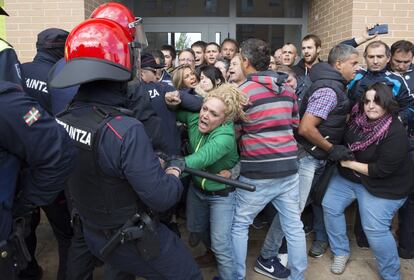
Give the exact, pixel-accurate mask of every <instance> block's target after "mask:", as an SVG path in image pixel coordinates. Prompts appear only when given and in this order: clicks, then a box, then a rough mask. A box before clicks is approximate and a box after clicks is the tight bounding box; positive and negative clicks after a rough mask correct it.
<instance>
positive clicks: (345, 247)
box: [322, 173, 406, 280]
mask: <svg viewBox="0 0 414 280" xmlns="http://www.w3.org/2000/svg"><path fill="white" fill-rule="evenodd" d="M390 187H392V186H390ZM355 199H357V200H358V205H359V212H360V215H361V223H362V228H363V229H364V232H365V234H366V235H367V238H368V242H369V245H370V247H371V249H372V251H373V253H374V255H375V258H376V260H377V263H378V268H379V272H380V274H381V276H382V278H383V279H386V280H388V279H400V259H399V257H398V252H397V246H396V243H395V240H394V237H393V236H392V234H391V231H390V225H391V220H392V218H393V217H394V214H395V213H396V212H397V210H398V209H399V208H400V207H401V206H402V205H403V204H404V202H405V200H406V199H405V198H404V199H385V198H380V197H377V196H373V195H372V194H370V193H369V192H368V191H367V190H366V189H365V187H364V186H363V185H361V184H357V183H354V182H351V181H349V180H347V179H345V178H343V177H342V176H340V175H339V174H338V173H335V174H334V175H333V177H332V178H331V181H330V183H329V186H328V190H327V191H326V194H325V197H324V199H323V201H322V206H323V211H324V218H325V225H326V230H327V232H328V237H329V243H330V246H331V250H332V253H333V254H334V255H335V256H345V255H349V254H350V249H349V240H348V237H347V235H346V222H345V215H344V211H345V209H346V207H348V205H350V204H351V203H352V202H353V201H354V200H355Z"/></svg>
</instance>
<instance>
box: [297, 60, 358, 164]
mask: <svg viewBox="0 0 414 280" xmlns="http://www.w3.org/2000/svg"><path fill="white" fill-rule="evenodd" d="M309 77H310V79H311V81H312V85H311V87H310V89H309V90H308V92H307V93H306V94H305V96H304V98H303V100H302V106H301V108H300V117H301V118H302V117H303V115H304V114H305V112H306V109H307V107H308V101H309V98H310V97H311V96H312V95H313V94H314V93H315V91H317V90H318V89H320V88H331V89H333V90H334V91H335V93H336V98H337V104H336V106H335V108H334V109H333V110H332V111H331V112H330V113H329V115H328V118H327V119H326V120H323V121H322V122H321V124H320V125H319V126H318V130H319V132H320V133H321V134H322V136H323V137H326V136H329V140H328V141H329V142H331V143H332V144H340V143H341V141H342V137H343V133H344V131H345V123H346V119H347V115H348V113H349V111H350V103H349V100H348V97H347V96H346V83H347V82H346V80H345V79H344V78H343V77H342V75H341V74H340V73H339V72H338V71H336V70H335V69H334V68H333V67H332V66H330V65H329V64H328V63H326V62H320V63H318V64H316V65H315V66H313V67H312V70H311V72H310V76H309ZM296 138H297V140H298V142H299V143H300V144H302V145H303V147H304V148H305V150H306V151H307V152H308V153H310V154H311V155H312V156H314V157H315V158H317V159H326V158H327V157H328V153H327V152H326V151H324V150H322V149H320V148H315V149H314V148H313V146H314V145H313V144H312V143H311V142H309V141H308V140H307V139H306V138H304V137H302V136H300V135H296Z"/></svg>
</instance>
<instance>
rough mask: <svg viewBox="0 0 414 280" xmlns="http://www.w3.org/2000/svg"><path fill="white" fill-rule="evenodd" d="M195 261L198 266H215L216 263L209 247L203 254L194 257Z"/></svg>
mask: <svg viewBox="0 0 414 280" xmlns="http://www.w3.org/2000/svg"><path fill="white" fill-rule="evenodd" d="M195 261H196V263H197V264H198V266H199V267H200V268H206V267H210V266H215V265H216V264H217V260H216V256H215V255H214V253H213V251H211V250H210V249H208V250H207V252H206V253H205V254H204V255H202V256H198V257H196V258H195Z"/></svg>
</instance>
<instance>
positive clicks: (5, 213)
mask: <svg viewBox="0 0 414 280" xmlns="http://www.w3.org/2000/svg"><path fill="white" fill-rule="evenodd" d="M0 13H3V10H2V9H0ZM3 46H4V45H3ZM0 65H1V68H2V71H1V72H0V131H1V132H2V137H0V178H1V180H0V189H1V192H0V275H1V278H2V279H17V278H16V277H17V273H18V272H19V271H20V270H21V269H23V268H24V266H25V265H27V261H29V260H30V255H29V254H28V252H27V248H26V245H25V242H24V236H25V231H26V228H27V225H30V217H31V212H32V211H33V209H34V208H35V207H36V206H43V205H48V204H50V203H51V202H52V201H54V200H55V199H56V197H57V196H58V194H59V193H60V192H61V191H62V190H63V188H64V182H65V180H66V179H67V177H68V175H69V173H70V172H71V170H72V167H73V164H74V160H75V157H76V150H75V148H74V147H73V144H72V142H71V140H70V138H69V137H68V135H67V133H66V132H65V130H64V129H62V127H61V126H59V125H58V124H57V123H56V121H55V119H54V118H52V117H51V116H50V115H49V114H48V113H47V112H46V111H45V110H44V109H43V108H42V107H41V106H40V105H39V104H38V103H37V102H36V101H35V100H34V99H32V98H30V97H29V96H27V95H26V94H25V93H24V92H23V90H22V84H21V79H20V77H21V76H20V70H19V69H20V68H19V65H20V64H19V62H18V60H17V57H16V54H15V52H14V50H13V49H12V48H11V46H9V45H6V47H5V48H2V49H0ZM4 69H7V71H5V70H4Z"/></svg>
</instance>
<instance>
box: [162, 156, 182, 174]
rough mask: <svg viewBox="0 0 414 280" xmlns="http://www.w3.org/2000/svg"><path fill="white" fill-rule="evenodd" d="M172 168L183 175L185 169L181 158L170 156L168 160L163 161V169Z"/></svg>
mask: <svg viewBox="0 0 414 280" xmlns="http://www.w3.org/2000/svg"><path fill="white" fill-rule="evenodd" d="M168 168H172V169H175V170H177V171H179V173H180V174H181V173H183V172H184V169H185V160H184V157H182V156H171V157H170V158H169V159H167V160H166V161H165V169H168Z"/></svg>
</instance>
